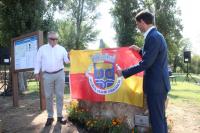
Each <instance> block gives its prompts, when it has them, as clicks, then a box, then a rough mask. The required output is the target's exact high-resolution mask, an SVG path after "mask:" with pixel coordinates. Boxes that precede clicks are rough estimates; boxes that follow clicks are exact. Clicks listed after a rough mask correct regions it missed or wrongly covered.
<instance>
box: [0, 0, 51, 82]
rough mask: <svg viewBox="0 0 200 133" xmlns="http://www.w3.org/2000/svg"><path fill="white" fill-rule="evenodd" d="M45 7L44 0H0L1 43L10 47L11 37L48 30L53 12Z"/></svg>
mask: <svg viewBox="0 0 200 133" xmlns="http://www.w3.org/2000/svg"><path fill="white" fill-rule="evenodd" d="M46 7H48V6H47V5H46V3H45V0H29V1H27V0H1V1H0V34H1V38H0V43H1V45H4V46H5V47H9V48H10V47H11V45H10V42H11V38H13V37H17V36H20V35H22V34H25V33H29V32H33V31H37V30H43V31H47V30H49V29H50V27H51V26H52V24H53V17H52V15H53V14H52V13H53V12H52V10H51V11H49V12H48V9H47V8H46ZM10 77H11V76H10ZM19 81H23V80H19ZM20 83H21V82H20Z"/></svg>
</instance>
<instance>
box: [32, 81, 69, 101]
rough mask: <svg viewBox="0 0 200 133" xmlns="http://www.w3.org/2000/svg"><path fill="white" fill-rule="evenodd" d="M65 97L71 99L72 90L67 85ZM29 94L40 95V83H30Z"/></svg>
mask: <svg viewBox="0 0 200 133" xmlns="http://www.w3.org/2000/svg"><path fill="white" fill-rule="evenodd" d="M64 93H65V95H64V97H65V98H69V97H70V90H69V86H68V85H66V86H65V89H64ZM28 94H29V95H39V83H38V82H36V81H32V82H28Z"/></svg>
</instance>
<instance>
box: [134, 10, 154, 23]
mask: <svg viewBox="0 0 200 133" xmlns="http://www.w3.org/2000/svg"><path fill="white" fill-rule="evenodd" d="M135 19H136V21H138V22H140V21H141V20H143V21H144V22H145V23H146V24H154V16H153V14H152V13H150V12H148V11H141V12H139V13H138V14H137V15H136V17H135Z"/></svg>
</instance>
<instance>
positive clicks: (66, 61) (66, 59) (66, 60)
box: [64, 48, 70, 64]
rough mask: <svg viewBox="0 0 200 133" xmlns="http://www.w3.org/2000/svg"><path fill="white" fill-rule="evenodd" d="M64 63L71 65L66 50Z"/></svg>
mask: <svg viewBox="0 0 200 133" xmlns="http://www.w3.org/2000/svg"><path fill="white" fill-rule="evenodd" d="M64 62H65V63H66V64H68V63H70V60H69V57H68V52H67V51H66V50H65V48H64Z"/></svg>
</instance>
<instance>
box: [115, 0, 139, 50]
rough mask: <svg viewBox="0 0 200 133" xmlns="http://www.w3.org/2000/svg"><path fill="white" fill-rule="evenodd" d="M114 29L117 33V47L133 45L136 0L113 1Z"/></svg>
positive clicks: (136, 8) (137, 7)
mask: <svg viewBox="0 0 200 133" xmlns="http://www.w3.org/2000/svg"><path fill="white" fill-rule="evenodd" d="M113 4H114V8H113V9H112V12H111V14H112V16H113V17H114V28H115V30H116V33H117V36H116V38H117V43H118V46H127V45H132V44H134V43H135V35H136V23H135V21H134V16H135V15H136V13H137V10H138V9H139V6H138V1H137V0H113Z"/></svg>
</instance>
